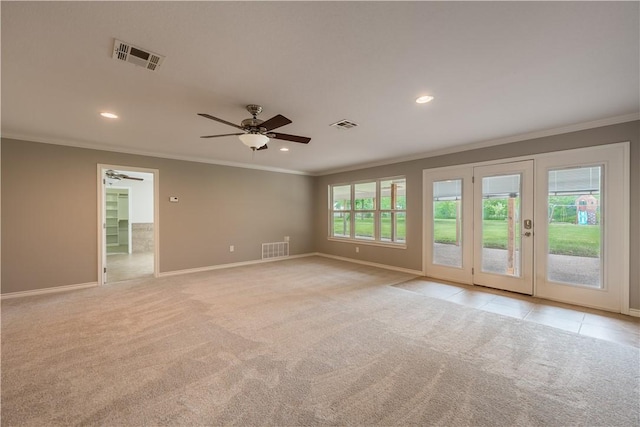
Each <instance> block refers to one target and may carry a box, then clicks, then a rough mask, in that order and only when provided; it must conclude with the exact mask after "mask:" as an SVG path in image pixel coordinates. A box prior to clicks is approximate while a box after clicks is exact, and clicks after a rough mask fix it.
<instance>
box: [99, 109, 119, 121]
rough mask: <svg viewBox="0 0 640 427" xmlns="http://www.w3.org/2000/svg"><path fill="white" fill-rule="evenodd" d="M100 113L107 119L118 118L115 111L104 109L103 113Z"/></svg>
mask: <svg viewBox="0 0 640 427" xmlns="http://www.w3.org/2000/svg"><path fill="white" fill-rule="evenodd" d="M100 115H101V116H102V117H105V118H107V119H117V118H118V115H117V114H113V113H110V112H108V111H103V112H102V113H100Z"/></svg>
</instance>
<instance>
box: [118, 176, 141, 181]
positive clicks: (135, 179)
mask: <svg viewBox="0 0 640 427" xmlns="http://www.w3.org/2000/svg"><path fill="white" fill-rule="evenodd" d="M122 177H123V178H124V179H132V180H134V181H144V178H137V177H134V176H129V175H122Z"/></svg>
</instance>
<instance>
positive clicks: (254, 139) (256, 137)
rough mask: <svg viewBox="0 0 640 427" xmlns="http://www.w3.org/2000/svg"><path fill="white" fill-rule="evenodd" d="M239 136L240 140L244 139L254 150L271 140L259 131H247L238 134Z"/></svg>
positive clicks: (244, 142) (245, 143)
mask: <svg viewBox="0 0 640 427" xmlns="http://www.w3.org/2000/svg"><path fill="white" fill-rule="evenodd" d="M238 138H240V141H242V143H243V144H244V145H246V146H247V147H249V148H251V149H252V150H255V149H257V148H260V147H262V146H263V145H265V144H266V143H267V142H269V138H268V137H267V136H265V135H261V134H259V133H245V134H242V135H240V136H238Z"/></svg>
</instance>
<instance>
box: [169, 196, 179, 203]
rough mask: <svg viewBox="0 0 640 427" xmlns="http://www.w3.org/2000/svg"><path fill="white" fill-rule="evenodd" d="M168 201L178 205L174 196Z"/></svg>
mask: <svg viewBox="0 0 640 427" xmlns="http://www.w3.org/2000/svg"><path fill="white" fill-rule="evenodd" d="M169 201H170V202H173V203H178V198H177V197H176V196H170V197H169Z"/></svg>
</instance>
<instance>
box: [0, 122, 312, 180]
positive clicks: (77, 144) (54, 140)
mask: <svg viewBox="0 0 640 427" xmlns="http://www.w3.org/2000/svg"><path fill="white" fill-rule="evenodd" d="M2 138H6V139H16V140H20V141H30V142H39V143H42V144H52V145H63V146H66V147H75V148H85V149H88V150H99V151H110V152H114V153H123V154H133V155H137V156H146V157H156V158H161V159H171V160H183V161H187V162H197V163H207V164H212V165H219V166H230V167H234V168H243V169H256V170H262V171H267V172H278V173H287V174H293V175H307V176H309V175H311V174H310V173H308V172H304V171H297V170H291V169H282V168H275V167H270V166H260V165H252V164H248V163H240V162H230V161H226V160H217V159H203V158H202V157H195V156H180V155H175V154H167V153H157V152H150V151H145V150H132V149H131V148H128V147H122V146H107V145H101V144H92V143H88V142H83V141H75V140H69V139H59V138H49V137H46V138H43V137H39V136H32V135H21V134H15V133H11V132H2Z"/></svg>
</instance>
